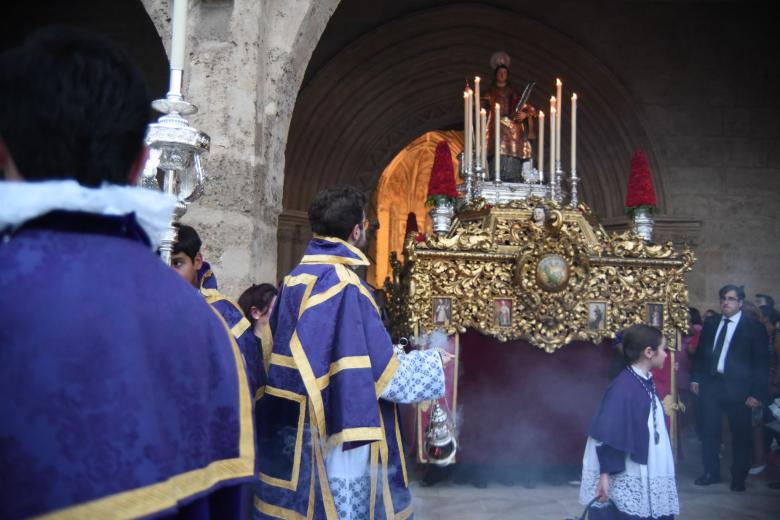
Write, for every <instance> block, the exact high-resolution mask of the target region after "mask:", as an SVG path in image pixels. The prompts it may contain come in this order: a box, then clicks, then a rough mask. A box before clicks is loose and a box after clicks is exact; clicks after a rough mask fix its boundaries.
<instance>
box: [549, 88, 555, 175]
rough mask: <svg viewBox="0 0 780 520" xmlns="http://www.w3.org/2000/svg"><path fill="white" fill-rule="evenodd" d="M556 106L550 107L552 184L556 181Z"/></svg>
mask: <svg viewBox="0 0 780 520" xmlns="http://www.w3.org/2000/svg"><path fill="white" fill-rule="evenodd" d="M555 112H556V110H555V104H554V103H553V106H552V107H550V183H552V182H553V179H555V153H554V152H555V144H554V143H555V119H556V118H555Z"/></svg>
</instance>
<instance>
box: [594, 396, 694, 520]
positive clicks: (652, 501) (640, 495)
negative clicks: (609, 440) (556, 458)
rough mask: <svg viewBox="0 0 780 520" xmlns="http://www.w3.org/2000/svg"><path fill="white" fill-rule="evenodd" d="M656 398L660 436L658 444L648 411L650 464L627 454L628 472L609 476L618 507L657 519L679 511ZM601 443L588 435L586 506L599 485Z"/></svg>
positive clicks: (671, 460)
mask: <svg viewBox="0 0 780 520" xmlns="http://www.w3.org/2000/svg"><path fill="white" fill-rule="evenodd" d="M655 400H656V411H655V413H656V423H657V424H658V430H659V431H658V433H659V434H660V436H661V438H660V442H659V443H658V444H655V443H654V442H653V417H652V415H651V414H648V416H647V428H648V430H649V432H650V437H649V443H650V447H649V448H648V451H647V464H646V465H645V464H637V463H636V462H634V461H633V460H631V458H630V457H629V456H628V455H626V469H625V471H623V472H622V473H618V474H616V475H610V476H609V498H611V499H612V501H613V502H615V505H616V506H617V508H618V509H619V510H620V511H622V512H624V513H627V514H629V515H634V516H639V517H643V518H658V517H661V516H665V515H677V514H679V513H680V502H679V499H678V497H677V484H676V482H675V478H674V459H673V458H672V446H671V443H670V442H669V434H668V433H667V431H666V423H665V422H664V412H663V406H662V405H661V401H659V400H658V397H657V396H656V397H655ZM651 410H652V408H651ZM599 445H601V443H600V442H599V441H597V440H595V439H593V438H592V437H588V442H587V444H586V445H585V455H584V456H583V459H582V481H581V484H580V503H581V504H583V505H585V504H587V503H588V502H590V501H591V500H592V499H593V497H595V496H596V487H597V486H598V482H599V476H600V474H601V472H600V471H599V458H598V455H597V454H596V447H597V446H599Z"/></svg>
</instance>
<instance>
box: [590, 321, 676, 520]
mask: <svg viewBox="0 0 780 520" xmlns="http://www.w3.org/2000/svg"><path fill="white" fill-rule="evenodd" d="M622 344H623V356H624V360H625V363H626V366H625V368H624V369H623V370H621V372H620V373H619V374H618V375H617V376H616V377H615V379H614V380H613V381H612V383H611V384H610V385H609V388H608V389H607V392H606V393H605V394H604V398H603V399H602V400H601V404H600V405H599V409H598V412H597V413H596V416H595V417H594V418H593V422H592V423H591V425H590V429H589V430H588V442H587V444H586V446H585V455H584V456H583V460H582V480H581V485H580V502H581V503H583V504H587V503H588V502H590V501H591V500H592V499H593V498H594V497H599V500H600V501H601V502H606V501H607V500H612V502H614V504H615V506H616V508H617V510H618V511H617V518H620V519H649V518H655V519H664V520H666V519H671V518H674V515H676V514H679V512H680V504H679V500H678V497H677V485H676V483H675V477H674V459H673V458H672V446H671V443H670V441H669V434H668V432H667V431H666V422H665V421H664V409H663V406H662V405H661V401H660V399H659V398H658V395H657V394H656V390H655V384H654V383H653V376H652V374H651V372H650V371H651V370H652V369H653V368H662V367H663V365H664V360H665V359H666V355H667V354H666V340H665V339H664V337H663V335H662V334H661V332H660V331H659V330H658V329H656V328H655V327H650V326H647V325H633V326H631V327H629V328H628V329H626V330H625V331H624V332H623V339H622Z"/></svg>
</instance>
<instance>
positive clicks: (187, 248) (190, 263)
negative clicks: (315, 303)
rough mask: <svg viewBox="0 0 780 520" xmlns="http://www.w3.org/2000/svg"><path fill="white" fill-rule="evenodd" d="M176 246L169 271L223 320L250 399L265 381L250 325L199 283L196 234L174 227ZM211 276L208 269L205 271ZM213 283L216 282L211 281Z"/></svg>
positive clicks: (240, 313) (214, 291)
mask: <svg viewBox="0 0 780 520" xmlns="http://www.w3.org/2000/svg"><path fill="white" fill-rule="evenodd" d="M177 228H178V232H177V234H176V243H175V244H174V246H173V252H172V254H171V267H173V269H174V270H175V271H176V272H177V273H179V275H180V276H181V277H182V278H184V279H185V280H186V281H187V283H189V284H190V285H192V286H193V287H195V288H196V289H199V290H200V293H201V294H202V295H203V297H204V298H206V301H207V302H208V303H209V305H211V306H212V307H213V308H214V310H215V311H217V312H218V313H219V314H220V316H222V319H224V320H225V323H227V326H228V327H229V328H230V333H231V334H232V335H233V337H234V338H235V339H236V343H237V344H238V348H239V349H240V350H241V354H242V355H243V356H244V362H245V363H246V369H247V376H248V377H249V390H250V392H251V394H252V395H253V396H254V395H255V393H256V392H257V390H258V389H259V388H260V387H261V386H262V385H263V383H264V381H265V372H264V371H263V357H262V354H261V352H262V351H261V350H260V349H259V348H258V346H257V342H256V341H255V338H254V335H253V334H252V324H251V323H250V322H249V320H248V319H247V318H246V316H244V313H243V311H242V310H241V307H239V306H238V304H237V303H236V302H234V301H233V300H232V299H230V298H228V297H227V296H225V295H224V294H222V293H221V292H219V290H217V288H216V287H214V288H205V287H203V285H202V283H201V275H200V272H201V269H202V267H203V264H204V263H205V262H204V261H203V255H202V254H201V252H200V248H201V245H202V244H203V242H202V241H201V239H200V236H199V235H198V232H197V231H195V229H194V228H193V227H192V226H187V225H184V224H179V225H178V226H177ZM209 272H211V269H209ZM214 280H216V279H214Z"/></svg>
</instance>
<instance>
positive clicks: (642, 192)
mask: <svg viewBox="0 0 780 520" xmlns="http://www.w3.org/2000/svg"><path fill="white" fill-rule="evenodd" d="M655 205H656V198H655V189H654V188H653V178H652V177H651V176H650V167H649V166H648V165H647V158H646V157H645V153H644V152H643V151H642V150H637V151H635V152H634V155H633V156H632V157H631V174H630V175H629V177H628V189H627V190H626V213H627V214H629V215H632V214H633V213H634V212H635V211H636V210H638V209H647V210H650V211H652V210H653V208H655Z"/></svg>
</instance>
